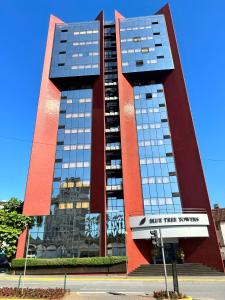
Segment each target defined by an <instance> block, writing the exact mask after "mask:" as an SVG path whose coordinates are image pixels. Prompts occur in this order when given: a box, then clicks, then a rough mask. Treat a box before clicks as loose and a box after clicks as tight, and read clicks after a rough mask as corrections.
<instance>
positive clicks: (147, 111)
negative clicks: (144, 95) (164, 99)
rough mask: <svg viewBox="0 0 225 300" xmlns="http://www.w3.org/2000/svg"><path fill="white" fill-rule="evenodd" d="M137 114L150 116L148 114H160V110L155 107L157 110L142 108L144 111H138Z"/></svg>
mask: <svg viewBox="0 0 225 300" xmlns="http://www.w3.org/2000/svg"><path fill="white" fill-rule="evenodd" d="M135 112H136V114H148V113H158V112H160V109H159V108H157V107H155V108H149V109H146V108H142V109H136V110H135Z"/></svg>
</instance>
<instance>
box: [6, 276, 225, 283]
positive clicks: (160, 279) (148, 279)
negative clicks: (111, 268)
mask: <svg viewBox="0 0 225 300" xmlns="http://www.w3.org/2000/svg"><path fill="white" fill-rule="evenodd" d="M18 280H19V277H14V276H13V277H10V276H8V277H7V276H4V277H0V282H4V281H18ZM23 280H24V281H26V282H28V281H55V282H57V281H58V282H59V283H60V282H62V281H64V277H56V278H54V277H25V279H23ZM70 281H72V282H73V281H124V282H126V281H148V282H164V278H161V277H133V278H123V277H111V278H109V277H106V278H104V277H80V278H79V277H75V278H74V277H73V278H70V277H67V282H70ZM168 281H169V282H172V278H168ZM179 282H203V283H204V282H225V277H222V278H199V277H198V278H192V277H186V278H182V277H179Z"/></svg>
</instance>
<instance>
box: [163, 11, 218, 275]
mask: <svg viewBox="0 0 225 300" xmlns="http://www.w3.org/2000/svg"><path fill="white" fill-rule="evenodd" d="M158 14H164V16H165V19H166V24H167V30H168V35H169V40H170V46H171V51H172V56H173V61H174V65H175V69H174V70H173V71H171V72H170V73H169V74H168V76H167V77H166V78H165V80H164V83H163V84H164V89H165V97H166V103H167V110H168V118H169V123H170V129H171V138H172V143H173V149H174V155H175V162H176V169H177V175H178V182H179V187H180V193H181V199H182V205H183V208H192V209H196V208H204V209H206V211H207V214H208V217H209V222H210V225H209V227H208V229H209V238H195V239H186V240H185V239H184V240H181V245H182V247H183V248H184V252H185V254H186V261H187V262H196V263H203V264H206V265H208V266H211V267H215V268H217V269H218V270H221V271H224V266H223V262H222V258H221V254H220V249H219V245H218V241H217V236H216V231H215V226H214V222H213V218H212V212H211V207H210V201H209V196H208V192H207V187H206V183H205V178H204V173H203V169H202V164H201V159H200V154H199V150H198V144H197V140H196V136H195V131H194V126H193V122H192V116H191V111H190V107H189V102H188V97H187V92H186V87H185V82H184V77H183V72H182V67H181V62H180V58H179V53H178V48H177V43H176V37H175V33H174V29H173V23H172V18H171V14H170V9H169V5H166V6H165V7H163V8H162V9H161V10H160V11H159V12H158Z"/></svg>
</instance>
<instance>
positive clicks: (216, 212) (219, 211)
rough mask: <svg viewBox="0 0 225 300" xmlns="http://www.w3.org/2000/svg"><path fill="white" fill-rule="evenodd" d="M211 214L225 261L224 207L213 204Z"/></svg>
mask: <svg viewBox="0 0 225 300" xmlns="http://www.w3.org/2000/svg"><path fill="white" fill-rule="evenodd" d="M212 215H213V219H214V222H215V225H216V234H217V237H218V241H219V245H220V252H221V256H222V259H223V261H225V208H220V207H219V205H218V204H215V205H214V209H213V210H212Z"/></svg>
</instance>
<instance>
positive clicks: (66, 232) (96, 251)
mask: <svg viewBox="0 0 225 300" xmlns="http://www.w3.org/2000/svg"><path fill="white" fill-rule="evenodd" d="M100 221H101V220H100V214H89V213H86V212H80V213H78V212H76V211H73V212H71V213H70V214H68V213H67V214H57V215H49V216H40V217H35V223H34V226H33V228H32V229H30V231H29V250H28V257H33V258H66V257H68V258H72V257H93V256H100V253H101V251H100Z"/></svg>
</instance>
